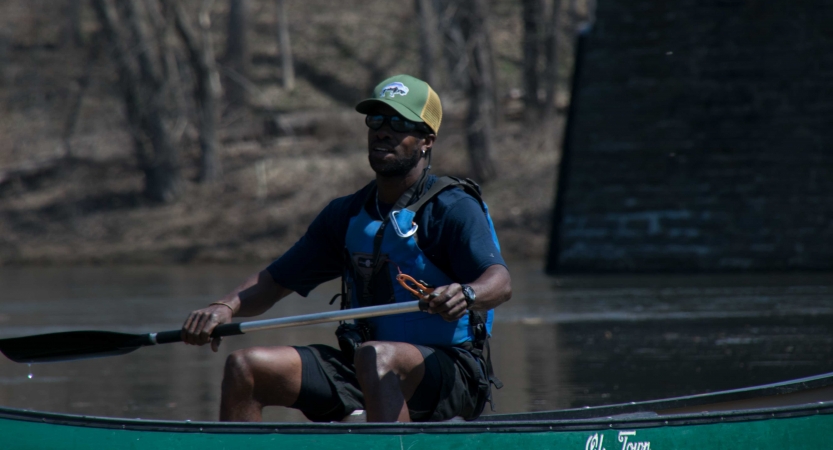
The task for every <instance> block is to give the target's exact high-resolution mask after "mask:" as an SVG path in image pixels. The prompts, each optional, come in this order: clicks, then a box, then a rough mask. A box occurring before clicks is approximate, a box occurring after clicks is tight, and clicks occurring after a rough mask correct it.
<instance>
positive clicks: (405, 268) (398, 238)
mask: <svg viewBox="0 0 833 450" xmlns="http://www.w3.org/2000/svg"><path fill="white" fill-rule="evenodd" d="M420 184H421V183H417V184H416V185H415V186H414V187H412V189H411V190H409V191H408V192H406V193H405V194H404V195H403V196H402V198H400V199H399V200H398V201H397V203H396V204H395V205H394V207H393V209H392V210H391V213H390V214H389V215H388V217H386V218H385V219H384V220H378V219H376V218H374V217H371V216H370V214H368V212H367V210H366V208H364V207H362V208H361V209H360V211H359V213H358V214H356V215H355V216H353V217H352V218H350V221H349V226H348V228H347V236H346V239H345V246H346V248H345V259H347V264H346V265H347V268H348V269H347V273H346V274H345V280H344V281H345V285H346V288H347V292H346V293H345V294H346V297H347V298H346V299H349V302H350V305H351V306H352V307H363V306H372V305H381V304H388V303H399V302H409V301H413V300H414V298H413V296H412V294H411V293H410V292H408V291H407V290H405V289H404V288H403V287H402V286H400V285H399V283H397V282H396V275H398V274H399V273H404V274H407V275H410V276H412V277H413V278H415V279H417V280H420V281H423V282H425V283H427V284H428V285H431V286H445V285H448V284H451V283H453V282H455V280H452V279H451V278H450V277H449V276H448V275H446V274H445V273H443V272H442V270H440V269H439V268H437V266H435V265H434V264H433V263H432V262H431V261H430V260H429V259H428V258H427V257H426V255H425V254H424V253H423V252H422V250H421V249H420V248H419V245H418V244H417V239H416V224H415V223H413V219H414V217H415V215H416V214H417V212H418V211H419V210H420V208H421V207H422V206H423V205H425V203H426V202H427V201H429V200H430V199H432V198H433V197H435V196H436V195H438V194H439V193H440V192H442V191H443V190H445V189H449V188H454V187H459V188H462V189H464V190H465V191H466V192H467V193H469V194H470V195H472V196H473V197H474V198H475V199H477V200H478V202H479V203H480V205H481V207H482V208H483V212H484V214H485V215H486V218H487V220H488V223H489V227H490V229H491V232H492V239H493V240H494V242H495V244H496V245H497V246H498V249H500V246H499V244H498V242H497V237H496V235H495V231H494V226H493V224H492V219H491V217H489V211H488V207H487V206H486V204H485V203H484V202H483V200H482V199H481V198H480V190H479V186H477V184H475V183H474V182H473V181H471V180H461V179H458V178H453V177H441V178H438V179H436V180H435V182H434V184H433V185H432V186H431V187H430V188H429V189H428V191H427V192H425V193H424V194H423V195H421V196H419V198H418V199H416V200H415V201H412V200H413V198H414V197H415V195H414V194H415V192H416V190H417V185H420ZM420 190H421V189H420ZM368 192H369V193H370V194H369V195H375V192H376V189H370V190H369V191H368ZM365 204H366V202H365ZM346 299H344V300H346ZM478 314H480V316H478V317H475V315H474V313H470V314H467V315H465V316H464V317H463V318H461V319H459V320H457V321H455V322H447V321H445V320H444V319H443V318H442V317H441V316H440V315H438V314H426V313H424V312H413V313H406V314H397V315H391V316H383V317H374V318H369V319H364V321H365V323H366V324H367V325H368V326H369V327H370V330H371V334H372V337H373V339H375V340H381V341H397V342H408V343H411V344H419V345H460V344H463V343H466V342H470V343H475V344H476V343H480V344H481V345H482V341H485V339H486V338H487V337H488V335H489V334H491V329H492V322H493V320H494V311H493V310H492V311H489V312H488V313H486V314H483V313H478ZM484 316H485V317H484ZM473 322H478V323H479V324H478V323H473ZM478 341H480V342H478Z"/></svg>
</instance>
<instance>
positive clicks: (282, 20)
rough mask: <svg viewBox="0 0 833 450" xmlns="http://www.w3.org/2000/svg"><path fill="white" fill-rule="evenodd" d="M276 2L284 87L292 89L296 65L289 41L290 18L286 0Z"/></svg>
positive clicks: (293, 87)
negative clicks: (287, 14)
mask: <svg viewBox="0 0 833 450" xmlns="http://www.w3.org/2000/svg"><path fill="white" fill-rule="evenodd" d="M275 3H276V5H275V6H277V11H278V21H277V22H278V44H279V45H280V49H281V74H282V76H283V87H284V89H286V90H289V91H291V90H292V89H295V65H294V64H293V63H292V46H291V45H290V43H289V19H288V18H287V16H286V4H285V3H284V0H276V1H275Z"/></svg>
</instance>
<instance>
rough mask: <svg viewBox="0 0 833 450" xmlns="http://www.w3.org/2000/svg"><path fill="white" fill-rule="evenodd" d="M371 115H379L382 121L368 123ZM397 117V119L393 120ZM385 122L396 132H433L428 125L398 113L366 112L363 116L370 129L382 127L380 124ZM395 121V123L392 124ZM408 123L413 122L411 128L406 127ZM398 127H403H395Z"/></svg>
mask: <svg viewBox="0 0 833 450" xmlns="http://www.w3.org/2000/svg"><path fill="white" fill-rule="evenodd" d="M371 117H381V118H382V121H381V122H379V124H378V126H376V127H374V126H371V125H370V118H371ZM394 119H397V120H394ZM385 123H387V124H388V126H389V127H390V129H391V130H393V131H396V132H397V133H410V132H413V131H419V132H421V133H426V134H433V133H434V132H433V131H432V130H431V128H430V127H429V126H428V125H425V124H424V123H421V122H414V121H413V120H408V119H406V118H404V117H402V116H400V115H398V114H397V115H390V116H389V115H387V114H368V115H366V116H365V118H364V124H365V125H367V127H368V128H370V129H371V130H378V129H379V128H382V125H384V124H385ZM394 123H396V124H397V125H394ZM408 124H413V128H411V129H408ZM400 127H404V128H402V129H397V128H400Z"/></svg>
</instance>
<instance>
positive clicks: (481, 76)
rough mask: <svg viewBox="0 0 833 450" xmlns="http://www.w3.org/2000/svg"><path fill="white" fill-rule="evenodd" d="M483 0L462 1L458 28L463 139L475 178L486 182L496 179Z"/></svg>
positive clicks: (491, 87)
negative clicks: (465, 102)
mask: <svg viewBox="0 0 833 450" xmlns="http://www.w3.org/2000/svg"><path fill="white" fill-rule="evenodd" d="M486 2H487V0H466V1H465V2H464V3H465V6H466V7H465V8H464V9H463V15H462V16H461V22H460V23H461V28H462V31H463V35H464V37H465V40H466V47H467V48H468V50H469V66H468V75H469V88H468V98H469V111H468V115H467V117H466V139H467V144H468V152H469V157H470V158H471V164H472V171H473V172H474V176H475V178H476V179H477V180H478V181H480V182H482V183H486V182H488V181H490V180H492V179H493V178H495V177H496V176H497V169H496V167H495V162H494V158H493V156H492V135H493V129H494V116H495V104H494V86H495V85H494V79H493V74H494V68H493V62H492V55H491V45H490V43H489V31H488V26H487V23H486V17H487V9H486V8H487V3H486Z"/></svg>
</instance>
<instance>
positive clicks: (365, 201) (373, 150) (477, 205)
mask: <svg viewBox="0 0 833 450" xmlns="http://www.w3.org/2000/svg"><path fill="white" fill-rule="evenodd" d="M356 110H357V111H358V112H360V113H363V114H366V115H367V116H366V120H365V123H366V124H367V126H368V135H367V140H368V159H369V161H370V166H371V168H372V169H373V170H374V171H375V172H376V180H375V182H371V183H370V184H369V185H367V186H366V187H365V188H363V189H362V190H360V191H359V192H357V193H355V194H352V195H349V196H347V197H342V198H338V199H336V200H334V201H332V202H331V203H330V204H329V205H328V206H327V207H326V208H325V209H324V210H323V211H322V212H321V213H320V214H319V216H318V217H317V218H316V219H315V220H314V221H313V223H312V224H311V225H310V227H309V229H308V230H307V232H306V234H305V235H304V236H303V237H302V238H301V239H300V240H299V241H298V242H297V243H296V244H295V245H294V246H293V247H292V248H291V249H290V250H289V251H288V252H286V253H285V254H284V255H283V256H282V257H281V258H279V259H278V260H276V261H275V262H273V263H272V264H271V265H270V266H269V267H267V268H266V269H265V270H264V271H262V272H260V273H259V274H256V275H253V276H252V277H250V278H249V279H248V280H246V282H244V283H243V284H242V285H240V286H239V287H238V288H237V289H235V290H234V291H233V292H231V293H230V294H228V295H227V296H226V297H224V298H223V299H221V300H220V301H219V302H215V303H212V304H211V305H209V306H208V307H207V308H203V309H200V310H197V311H194V312H192V313H191V314H190V315H189V317H188V319H187V320H186V321H185V324H184V325H183V338H184V340H185V342H186V343H189V344H196V345H203V344H206V343H208V342H209V341H211V346H212V349H213V350H214V351H217V346H218V345H219V343H220V342H219V339H214V340H213V341H212V340H211V338H210V334H211V331H212V330H213V329H214V327H215V326H217V325H219V324H222V323H227V322H230V321H231V318H232V316H242V317H249V316H255V315H258V314H261V313H263V312H264V311H266V310H268V309H269V308H270V307H271V306H272V305H274V304H275V303H276V302H277V301H278V300H280V299H281V298H283V297H285V296H287V295H289V294H290V293H291V292H297V293H299V294H300V295H302V296H306V295H307V294H308V293H309V292H310V290H312V289H313V288H314V287H315V286H317V285H318V284H320V283H322V282H324V281H327V280H331V279H333V278H336V277H338V276H342V277H343V281H344V283H343V285H344V286H346V289H344V292H343V293H342V307H347V306H348V305H351V306H353V307H360V306H368V305H373V304H384V303H391V302H404V301H412V300H414V297H413V296H412V294H411V293H409V292H408V291H407V290H405V289H404V288H403V287H401V286H400V285H399V284H398V283H397V282H396V280H395V277H396V275H397V274H399V273H403V274H406V275H410V276H413V277H414V278H415V279H417V280H420V281H423V282H426V283H428V284H430V285H431V286H434V287H435V288H434V291H433V293H432V294H431V295H423V296H422V298H421V299H422V300H424V301H426V302H429V310H428V314H427V313H425V312H414V313H409V314H399V315H394V316H386V317H378V318H373V319H366V320H364V321H360V322H361V323H362V327H363V329H364V330H366V331H365V333H369V334H370V336H369V337H368V341H367V342H364V343H363V344H362V345H361V346H359V347H357V348H355V355H354V356H353V357H352V358H351V357H350V355H348V353H350V352H351V351H352V350H353V348H352V347H350V346H349V344H348V345H347V346H346V347H347V348H345V351H341V350H337V349H334V348H332V347H328V346H324V345H311V346H307V347H287V346H283V347H258V348H250V349H245V350H241V351H237V352H234V353H233V354H231V355H230V356H229V358H228V360H227V361H226V367H225V374H224V378H223V385H222V396H221V405H220V420H224V421H259V420H260V419H261V410H262V408H263V407H264V406H270V405H280V406H287V407H292V408H296V409H299V410H301V411H302V412H303V413H304V414H305V415H306V416H307V417H308V418H309V419H311V420H314V421H338V420H342V419H344V418H345V417H346V416H348V415H349V414H350V413H351V412H352V411H354V410H357V409H364V410H366V412H367V420H368V421H370V422H393V421H400V422H407V421H411V420H421V421H425V420H446V419H450V418H452V417H455V416H461V417H463V418H465V419H474V418H476V417H477V416H478V415H479V414H480V413H481V412H482V410H483V407H484V404H485V402H486V401H487V400H488V401H490V380H491V381H492V383H495V384H496V385H498V387H499V386H500V382H499V381H497V379H496V378H494V377H493V376H492V373H491V363H490V361H489V358H488V341H487V337H488V333H489V332H490V330H491V322H492V317H493V312H492V310H493V309H494V308H495V307H496V306H498V305H500V304H501V303H503V302H505V301H507V300H509V298H510V297H511V287H510V277H509V272H508V270H507V269H506V266H505V263H504V261H503V259H502V257H501V255H500V250H499V247H498V243H497V239H496V237H495V236H494V229H493V227H492V225H491V219H490V218H489V216H488V210H487V209H486V208H485V204H483V203H482V202H481V201H480V199H479V191H478V190H477V189H476V185H473V183H470V182H464V181H461V180H457V179H451V178H448V177H444V178H437V177H434V176H429V175H428V169H429V168H430V164H429V161H430V156H431V152H432V150H433V145H434V141H435V139H436V137H437V132H438V131H439V129H440V122H441V120H442V106H441V104H440V99H439V97H438V96H437V94H436V93H435V92H434V91H433V90H432V89H431V87H430V86H428V84H426V83H425V82H423V81H421V80H418V79H416V78H413V77H410V76H407V75H399V76H395V77H392V78H389V79H387V80H385V81H383V82H382V83H380V84H379V85H378V86H377V87H376V89H375V90H374V97H373V98H370V99H367V100H364V101H362V102H361V103H359V104H358V105H357V106H356ZM426 287H430V286H426ZM427 293H428V292H427V290H426V291H425V292H424V294H427ZM340 344H341V342H340Z"/></svg>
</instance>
